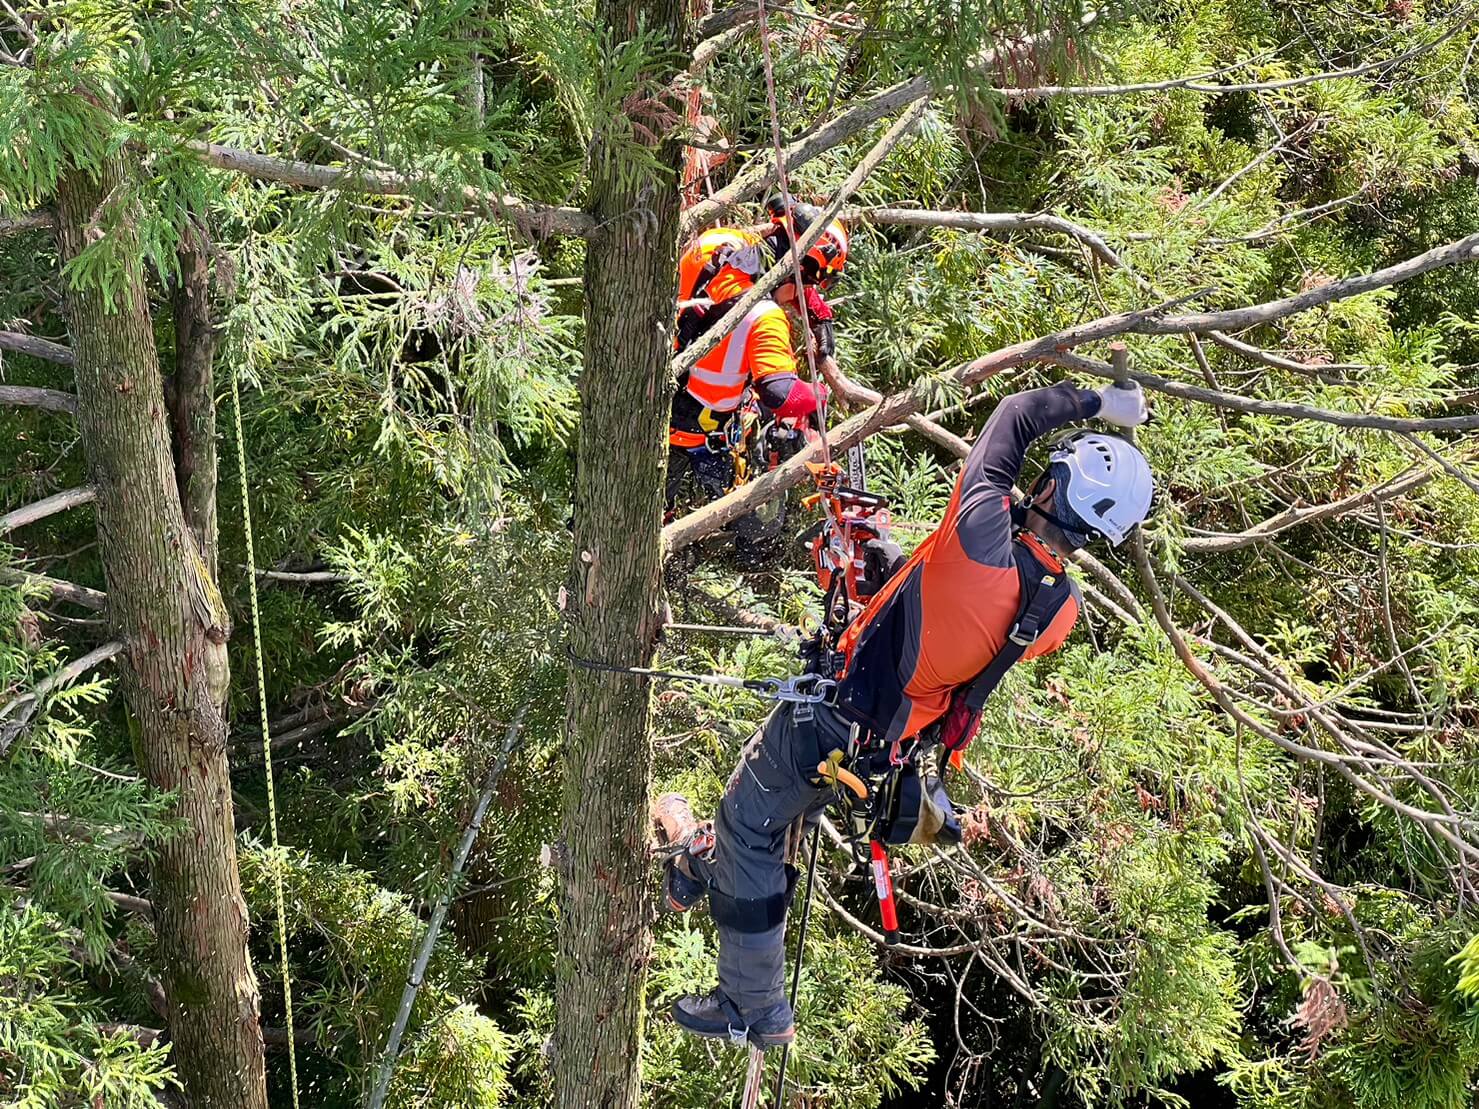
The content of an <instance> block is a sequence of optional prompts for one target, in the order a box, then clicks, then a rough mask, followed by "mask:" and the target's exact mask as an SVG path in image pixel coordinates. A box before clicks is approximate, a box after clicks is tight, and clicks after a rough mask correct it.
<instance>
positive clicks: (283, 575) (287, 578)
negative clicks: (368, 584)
mask: <svg viewBox="0 0 1479 1109" xmlns="http://www.w3.org/2000/svg"><path fill="white" fill-rule="evenodd" d="M242 569H243V570H245V569H246V567H245V566H243V567H242ZM257 577H259V578H265V579H266V580H268V581H281V582H290V583H292V584H293V585H332V584H335V583H338V582H346V581H348V580H349V575H348V574H343V573H340V572H339V571H338V570H258V571H257Z"/></svg>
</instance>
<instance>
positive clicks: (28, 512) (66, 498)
mask: <svg viewBox="0 0 1479 1109" xmlns="http://www.w3.org/2000/svg"><path fill="white" fill-rule="evenodd" d="M95 499H97V490H95V489H94V488H93V487H92V486H91V485H79V486H78V487H77V488H76V489H64V490H62V491H61V492H60V493H53V494H52V495H51V496H49V497H43V498H42V499H41V500H39V501H37V502H35V503H34V504H28V505H26V506H24V507H23V508H17V509H16V510H15V511H13V512H7V513H6V514H5V515H4V516H0V535H5V534H7V533H8V532H12V531H15V529H16V528H22V527H25V526H26V525H27V524H34V523H35V522H36V521H37V520H44V519H46V518H47V517H48V516H55V515H56V514H57V513H58V512H65V511H66V510H67V509H69V508H76V507H78V506H79V505H84V504H91V503H92V502H93V501H94V500H95Z"/></svg>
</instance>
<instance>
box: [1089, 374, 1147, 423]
mask: <svg viewBox="0 0 1479 1109" xmlns="http://www.w3.org/2000/svg"><path fill="white" fill-rule="evenodd" d="M1097 392H1098V394H1099V418H1100V419H1101V420H1103V421H1104V422H1105V423H1107V424H1114V425H1115V426H1116V427H1139V426H1140V425H1141V424H1143V423H1144V422H1145V421H1146V420H1148V419H1150V412H1149V410H1147V409H1146V407H1145V394H1144V393H1143V392H1141V390H1140V383H1139V382H1138V381H1132V382H1130V383H1129V384H1128V385H1119V384H1115V385H1105V386H1104V387H1103V388H1101V389H1098V390H1097Z"/></svg>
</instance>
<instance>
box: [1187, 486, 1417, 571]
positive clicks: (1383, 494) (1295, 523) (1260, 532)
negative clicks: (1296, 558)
mask: <svg viewBox="0 0 1479 1109" xmlns="http://www.w3.org/2000/svg"><path fill="white" fill-rule="evenodd" d="M1441 472H1442V469H1441V467H1437V466H1430V467H1427V468H1422V467H1417V468H1414V469H1410V470H1406V471H1404V472H1403V473H1401V474H1399V475H1398V476H1397V477H1394V478H1392V479H1391V480H1389V481H1385V482H1382V483H1381V484H1380V485H1377V486H1374V487H1373V488H1371V489H1366V490H1364V491H1362V492H1360V493H1353V494H1352V495H1351V496H1349V497H1342V498H1341V499H1340V500H1338V501H1330V502H1329V503H1328V504H1313V505H1305V506H1302V507H1296V508H1288V509H1285V510H1284V511H1283V512H1280V513H1278V514H1277V515H1275V516H1270V517H1269V518H1268V519H1267V520H1264V521H1262V522H1261V523H1257V524H1254V525H1253V526H1252V527H1251V528H1248V529H1247V530H1245V531H1240V532H1231V533H1224V534H1221V535H1200V536H1195V537H1193V538H1190V539H1183V540H1182V541H1181V549H1182V550H1183V551H1190V552H1194V553H1196V554H1211V553H1214V552H1222V551H1236V550H1240V549H1241V548H1243V547H1250V546H1252V545H1253V544H1254V543H1257V542H1260V541H1261V540H1264V539H1271V538H1273V537H1274V536H1275V535H1278V534H1279V533H1280V532H1284V531H1288V530H1289V529H1290V528H1295V527H1299V526H1300V525H1301V524H1309V523H1313V522H1314V521H1316V520H1329V519H1333V518H1334V517H1337V516H1341V515H1344V514H1345V513H1347V512H1354V511H1355V510H1356V509H1359V508H1364V507H1365V506H1366V505H1369V504H1374V503H1377V502H1379V501H1385V500H1391V499H1392V498H1393V497H1400V496H1403V495H1404V494H1407V493H1410V492H1412V491H1413V490H1414V489H1420V488H1422V487H1423V486H1424V485H1426V484H1428V482H1430V481H1432V480H1433V479H1434V478H1435V477H1437V476H1438V474H1439V473H1441Z"/></svg>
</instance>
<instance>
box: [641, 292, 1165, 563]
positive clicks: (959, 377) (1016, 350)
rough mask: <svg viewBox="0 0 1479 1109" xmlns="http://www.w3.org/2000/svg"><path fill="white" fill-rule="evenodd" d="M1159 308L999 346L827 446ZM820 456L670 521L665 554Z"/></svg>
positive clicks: (921, 385) (879, 410)
mask: <svg viewBox="0 0 1479 1109" xmlns="http://www.w3.org/2000/svg"><path fill="white" fill-rule="evenodd" d="M1164 308H1165V306H1164V305H1158V306H1156V307H1153V308H1147V309H1143V310H1141V311H1138V312H1122V313H1118V314H1115V315H1112V316H1104V317H1101V318H1100V319H1097V320H1091V321H1089V322H1088V323H1084V324H1079V325H1077V326H1075V327H1070V328H1065V329H1064V330H1062V331H1055V332H1052V333H1050V334H1048V335H1043V336H1040V337H1038V338H1036V339H1027V340H1024V341H1023V342H1020V343H1015V344H1013V345H1012V346H1009V347H1003V348H1002V349H1000V350H997V351H993V352H992V353H990V354H987V355H984V356H982V357H980V358H977V359H975V360H974V361H972V362H963V363H961V364H960V365H958V366H955V367H953V368H952V369H950V370H947V371H945V372H944V373H942V374H940V375H938V376H935V377H928V378H923V379H921V380H919V381H917V382H915V383H914V384H913V385H912V386H910V387H909V388H906V389H902V390H900V391H899V392H897V393H894V394H892V395H891V396H888V397H885V398H884V399H883V401H882V402H880V403H879V404H876V405H874V406H873V407H872V408H870V409H868V410H867V411H866V412H862V413H859V414H858V415H856V416H852V417H850V418H849V419H847V420H844V421H843V422H842V423H841V424H838V425H837V426H836V427H834V428H831V429H830V430H829V431H828V439H829V441H830V443H831V447H832V449H833V450H834V451H843V450H846V449H847V448H848V447H850V446H852V445H853V444H854V443H859V442H862V440H864V439H866V438H868V436H870V435H873V434H875V433H877V432H879V431H881V430H882V429H884V428H886V427H890V426H891V425H893V424H897V423H900V422H902V421H903V419H904V418H905V417H906V416H910V415H912V414H914V413H916V412H918V411H920V410H921V409H922V408H923V407H924V406H925V405H926V404H927V403H929V401H930V400H932V399H933V397H934V395H935V387H936V386H937V385H938V384H940V383H941V382H948V383H952V384H955V385H974V384H976V383H978V382H981V381H985V380H986V379H987V378H990V377H994V376H996V375H997V374H999V373H1001V372H1003V371H1005V370H1010V369H1015V368H1016V367H1018V366H1023V365H1026V364H1028V363H1032V362H1042V361H1046V360H1048V358H1049V356H1050V355H1052V354H1053V353H1054V352H1056V351H1060V350H1066V349H1068V348H1070V347H1075V346H1080V345H1082V344H1084V343H1091V342H1094V341H1096V340H1098V339H1106V338H1109V337H1111V336H1114V335H1119V334H1122V333H1124V332H1126V331H1129V330H1131V329H1132V327H1133V326H1134V325H1135V324H1136V323H1137V322H1139V321H1141V320H1144V319H1148V318H1151V317H1153V316H1154V315H1155V313H1157V312H1160V311H1163V310H1164ZM820 455H821V446H820V444H818V443H812V444H810V445H808V446H807V447H805V448H804V449H802V450H801V451H799V452H797V453H796V454H795V455H793V456H792V457H791V458H789V459H787V460H786V461H785V462H783V463H781V465H780V466H778V467H776V468H775V469H774V470H770V471H768V472H767V473H765V474H762V475H761V476H760V477H758V478H756V479H755V480H754V481H752V482H749V483H748V484H746V485H744V486H742V487H741V488H739V489H736V490H735V491H734V492H732V493H726V494H725V495H724V496H722V497H720V498H719V499H717V500H715V501H711V502H710V503H709V504H707V505H705V506H704V507H702V508H700V509H697V510H696V511H694V512H690V513H689V514H688V515H687V516H684V517H682V518H681V519H678V520H674V521H673V522H672V523H670V524H668V525H667V526H665V527H664V528H663V531H662V534H663V544H664V549H665V550H666V552H667V553H668V554H671V553H672V552H674V551H678V550H682V549H683V548H684V547H686V546H688V545H690V544H691V543H695V542H697V541H698V540H700V539H702V538H704V537H705V536H707V535H711V534H713V533H714V532H716V531H718V530H719V529H720V528H722V527H723V526H724V525H725V524H727V523H729V522H730V521H731V520H734V519H738V518H739V517H740V516H743V515H744V514H745V513H746V512H749V511H750V510H751V509H753V508H754V507H755V506H756V505H761V504H765V503H766V502H767V501H769V500H771V499H773V498H775V497H777V496H779V495H780V494H782V493H784V492H785V491H786V490H787V489H790V488H791V487H793V486H795V485H799V484H801V483H802V482H803V481H806V480H808V479H809V477H810V476H811V474H810V471H809V470H808V469H807V466H808V464H810V463H812V462H815V461H816V460H817V459H818V458H819V457H820Z"/></svg>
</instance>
